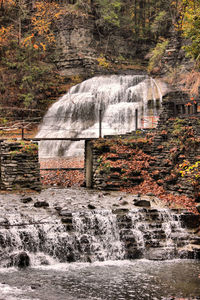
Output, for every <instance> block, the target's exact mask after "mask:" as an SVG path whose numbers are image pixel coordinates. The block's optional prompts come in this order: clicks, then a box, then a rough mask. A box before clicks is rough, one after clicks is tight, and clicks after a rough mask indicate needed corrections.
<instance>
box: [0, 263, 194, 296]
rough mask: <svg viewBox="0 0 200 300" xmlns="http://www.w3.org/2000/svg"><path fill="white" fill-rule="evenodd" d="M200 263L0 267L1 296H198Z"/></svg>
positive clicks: (73, 264)
mask: <svg viewBox="0 0 200 300" xmlns="http://www.w3.org/2000/svg"><path fill="white" fill-rule="evenodd" d="M199 275H200V261H194V260H179V259H177V260H168V261H148V260H145V259H144V260H143V259H141V260H134V261H127V260H125V261H107V262H96V263H92V264H89V263H72V264H65V263H64V264H53V265H50V266H39V267H33V268H27V269H25V270H21V271H20V270H17V269H14V268H11V269H7V270H5V269H1V270H0V299H1V300H29V299H32V300H47V299H48V300H82V299H87V300H89V299H91V300H128V299H134V300H139V299H152V300H156V299H179V300H180V299H200V277H199Z"/></svg>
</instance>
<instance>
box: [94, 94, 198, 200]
mask: <svg viewBox="0 0 200 300" xmlns="http://www.w3.org/2000/svg"><path fill="white" fill-rule="evenodd" d="M174 95H176V94H173V97H174ZM177 101H178V100H177ZM168 104H169V101H168V99H167V101H166V103H165V102H164V103H163V113H162V114H161V116H160V121H159V123H158V126H157V129H156V130H149V131H148V130H147V131H136V132H132V133H131V134H128V135H125V136H120V137H119V136H118V137H110V138H109V139H101V140H98V141H94V142H93V147H92V152H93V155H92V156H93V163H92V165H93V179H92V186H93V187H94V188H97V189H103V190H120V189H121V188H129V187H132V186H136V185H140V184H141V183H142V182H143V181H144V180H145V176H150V177H151V179H152V180H155V181H156V183H157V184H158V185H160V186H162V187H164V189H165V190H166V191H168V192H171V193H173V194H175V195H187V196H189V197H194V195H195V193H196V191H195V189H194V186H192V184H191V183H190V182H189V181H188V180H187V177H181V174H180V172H179V166H180V164H181V163H183V161H184V160H187V161H189V162H190V163H194V162H196V161H198V160H200V147H199V146H200V118H199V114H198V113H196V114H191V115H188V114H187V115H181V114H179V115H178V116H177V117H173V116H172V115H171V113H172V110H171V107H170V106H169V105H168ZM195 197H196V198H199V196H198V195H196V196H195Z"/></svg>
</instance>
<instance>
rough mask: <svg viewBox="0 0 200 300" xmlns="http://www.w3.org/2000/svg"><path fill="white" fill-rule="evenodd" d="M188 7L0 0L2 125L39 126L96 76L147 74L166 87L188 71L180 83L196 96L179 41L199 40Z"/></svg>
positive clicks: (192, 52)
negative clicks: (24, 122)
mask: <svg viewBox="0 0 200 300" xmlns="http://www.w3.org/2000/svg"><path fill="white" fill-rule="evenodd" d="M186 2H187V3H186ZM194 2H197V3H196V7H195V9H194V7H193V6H191V5H192V4H190V1H184V0H182V1H179V0H177V1H167V0H159V1H155V0H148V1H147V0H135V1H132V0H126V1H125V0H112V1H108V0H88V1H83V0H68V1H63V0H54V1H50V0H49V1H39V0H38V1H36V0H19V1H14V0H7V1H5V0H0V26H1V27H0V54H1V56H0V57H1V58H0V96H1V106H0V108H1V113H0V114H1V116H2V117H1V123H2V125H5V124H8V121H10V120H11V119H14V120H21V119H25V120H28V121H30V122H36V123H37V122H39V121H40V119H41V117H42V116H43V115H44V113H45V111H46V110H47V108H48V107H49V105H51V104H52V103H53V102H54V101H55V100H56V99H57V98H58V97H59V96H60V95H62V94H64V93H65V92H66V91H67V90H68V89H69V88H70V86H72V85H74V84H76V83H79V82H81V81H82V80H84V79H86V78H89V77H92V76H94V75H96V74H107V73H118V72H120V73H121V72H122V73H130V72H137V73H138V72H139V73H147V72H149V73H150V74H153V76H163V77H167V80H168V82H169V83H170V84H171V83H176V82H175V79H177V78H179V76H181V74H183V73H184V74H185V72H189V75H190V77H189V79H187V82H183V84H182V85H183V86H186V87H187V88H191V84H193V85H194V84H195V88H194V91H196V90H197V87H198V80H199V78H200V76H199V73H198V55H199V54H198V49H197V48H198V47H197V46H196V48H195V45H193V44H191V43H188V42H187V43H185V41H186V39H185V38H188V37H190V38H192V40H194V36H198V34H197V30H196V31H195V30H194V29H195V26H197V28H198V24H192V22H191V19H190V18H193V17H195V18H196V20H197V21H198V20H199V17H198V9H199V4H198V1H193V3H194ZM188 12H189V13H188ZM184 20H185V21H184ZM192 20H193V19H192ZM191 35H192V36H191ZM196 39H197V38H196ZM195 42H196V40H195ZM183 44H185V45H186V48H185V50H186V51H187V52H188V55H189V56H190V57H191V58H193V62H191V60H190V59H188V58H186V55H185V52H184V51H185V50H183V49H182V45H183ZM194 61H195V62H197V63H196V65H195V67H196V69H195V71H194V70H193V69H194ZM191 71H192V73H191ZM177 74H178V76H177ZM191 74H192V75H191ZM178 81H179V82H180V80H177V82H178Z"/></svg>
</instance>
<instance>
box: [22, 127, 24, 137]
mask: <svg viewBox="0 0 200 300" xmlns="http://www.w3.org/2000/svg"><path fill="white" fill-rule="evenodd" d="M23 139H24V126H23V125H22V140H23Z"/></svg>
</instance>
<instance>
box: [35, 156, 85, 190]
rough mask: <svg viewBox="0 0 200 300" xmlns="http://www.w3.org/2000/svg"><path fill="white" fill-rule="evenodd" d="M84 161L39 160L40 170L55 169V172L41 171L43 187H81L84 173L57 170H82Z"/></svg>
mask: <svg viewBox="0 0 200 300" xmlns="http://www.w3.org/2000/svg"><path fill="white" fill-rule="evenodd" d="M83 167H84V161H83V160H80V159H76V158H73V159H67V158H53V159H42V160H40V168H41V169H43V168H45V169H46V168H57V170H47V171H46V170H45V171H44V170H41V172H40V174H41V182H42V185H43V186H60V187H72V186H81V185H82V184H83V182H84V171H77V170H75V171H65V170H59V169H58V168H83Z"/></svg>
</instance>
